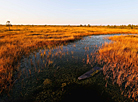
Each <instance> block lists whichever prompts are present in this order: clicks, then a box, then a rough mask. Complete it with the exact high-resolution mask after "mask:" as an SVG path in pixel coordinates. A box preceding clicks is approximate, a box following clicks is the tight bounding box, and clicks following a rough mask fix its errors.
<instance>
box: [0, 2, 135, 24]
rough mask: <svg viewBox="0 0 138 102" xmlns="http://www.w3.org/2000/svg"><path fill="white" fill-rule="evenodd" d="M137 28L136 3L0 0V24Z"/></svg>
mask: <svg viewBox="0 0 138 102" xmlns="http://www.w3.org/2000/svg"><path fill="white" fill-rule="evenodd" d="M6 21H10V22H11V24H24V25H26V24H36V25H45V24H46V25H80V24H82V25H83V24H84V25H85V24H91V25H128V24H135V25H138V0H0V24H5V23H6Z"/></svg>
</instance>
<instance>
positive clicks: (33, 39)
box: [0, 25, 137, 92]
mask: <svg viewBox="0 0 138 102" xmlns="http://www.w3.org/2000/svg"><path fill="white" fill-rule="evenodd" d="M115 33H137V30H132V29H110V28H102V27H67V26H65V27H63V26H56V27H53V26H15V25H13V26H12V27H11V30H10V31H8V28H7V27H6V26H0V87H1V88H0V92H2V91H3V90H4V89H7V90H8V89H9V88H7V85H11V84H12V83H13V79H12V78H13V73H14V72H15V71H17V69H18V67H19V65H18V64H19V61H20V59H21V58H22V56H23V55H25V56H27V55H29V54H30V52H31V51H33V50H36V49H38V48H42V47H47V48H51V47H52V46H56V45H59V44H63V43H64V44H65V43H67V42H68V41H74V40H76V39H81V37H83V36H87V35H93V34H115ZM74 47H75V45H74ZM60 49H61V50H62V47H61V48H60ZM88 49H89V48H86V50H88ZM132 50H133V52H135V49H133V48H132ZM59 53H61V52H59ZM72 53H74V52H72ZM45 55H46V53H45V52H44V53H41V54H40V56H41V57H44V56H45ZM47 56H48V58H49V57H50V56H51V52H49V53H48V55H47ZM35 57H36V55H35ZM52 63H53V62H52V61H51V60H49V62H48V65H50V64H52ZM87 63H89V57H88V59H87ZM37 64H38V66H39V61H38V62H37ZM32 65H33V63H32ZM37 71H38V72H40V70H39V69H37ZM29 74H30V75H31V71H29Z"/></svg>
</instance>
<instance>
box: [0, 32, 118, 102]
mask: <svg viewBox="0 0 138 102" xmlns="http://www.w3.org/2000/svg"><path fill="white" fill-rule="evenodd" d="M114 35H120V34H112V35H110V34H108V35H92V36H87V37H83V38H82V39H81V40H77V41H74V42H70V43H68V44H67V45H60V46H57V47H54V48H50V49H48V48H45V49H41V50H38V51H34V52H32V53H31V54H30V56H29V57H24V56H23V58H22V60H21V65H20V68H19V72H18V73H17V74H15V77H18V79H17V80H16V81H15V83H14V85H13V87H12V90H11V92H10V95H11V96H10V100H14V99H16V98H17V97H24V96H25V95H28V94H30V92H31V90H33V89H34V88H36V87H38V86H39V85H41V84H43V82H44V80H45V79H47V78H48V79H51V80H54V79H55V78H56V79H58V80H60V81H61V80H63V79H64V78H65V77H66V75H64V74H70V77H71V78H70V77H69V78H65V79H66V80H65V79H64V80H63V82H65V81H66V82H67V81H68V82H69V81H70V80H71V81H73V80H77V77H78V76H79V75H80V73H82V74H83V73H84V72H85V71H87V70H89V69H91V68H92V67H93V64H94V53H95V52H96V51H98V49H99V47H101V46H102V45H103V44H104V43H105V42H107V43H109V42H111V41H110V40H108V39H107V37H110V36H114ZM66 71H67V72H68V73H67V72H66ZM71 72H75V74H72V73H71ZM63 77H64V78H63ZM8 99H9V97H8V96H3V101H4V100H8ZM0 101H1V100H0Z"/></svg>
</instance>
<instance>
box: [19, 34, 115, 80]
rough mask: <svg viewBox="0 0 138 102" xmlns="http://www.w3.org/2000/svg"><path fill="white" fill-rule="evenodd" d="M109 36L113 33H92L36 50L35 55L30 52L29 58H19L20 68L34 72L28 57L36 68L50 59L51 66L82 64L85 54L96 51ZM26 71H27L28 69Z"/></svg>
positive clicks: (44, 64)
mask: <svg viewBox="0 0 138 102" xmlns="http://www.w3.org/2000/svg"><path fill="white" fill-rule="evenodd" d="M109 36H113V35H94V36H87V37H83V38H82V39H81V40H77V41H75V42H70V43H68V45H62V46H58V47H55V48H53V49H49V50H48V49H43V50H41V51H38V52H36V57H35V54H33V53H32V54H30V56H29V59H28V58H24V59H22V60H21V69H22V68H26V69H27V70H31V72H32V74H33V73H35V71H34V68H32V65H31V61H30V59H31V60H32V63H33V66H34V67H36V68H37V69H38V67H39V68H40V67H45V66H47V65H48V63H49V62H50V61H51V62H52V63H53V64H54V66H53V67H57V66H66V65H67V64H70V65H73V64H75V65H78V66H79V65H84V64H86V63H82V60H84V59H85V61H84V62H86V59H87V55H89V56H90V54H91V53H94V52H95V51H97V50H98V48H99V47H100V46H102V44H104V43H105V42H111V41H110V40H108V39H107V38H106V37H109ZM44 52H46V56H44V57H42V56H41V53H42V54H43V53H44ZM49 52H50V53H51V55H50V56H49V58H47V57H48V53H49ZM46 64H47V65H46ZM30 68H32V69H30ZM40 69H41V68H40ZM23 70H24V69H23ZM27 72H28V73H29V71H27ZM24 77H25V75H24Z"/></svg>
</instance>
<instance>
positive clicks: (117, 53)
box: [98, 35, 138, 101]
mask: <svg viewBox="0 0 138 102" xmlns="http://www.w3.org/2000/svg"><path fill="white" fill-rule="evenodd" d="M109 39H111V40H113V41H115V42H113V43H110V44H105V45H103V47H102V48H101V49H100V50H99V56H98V60H99V63H100V64H103V65H104V66H103V73H104V75H105V76H106V79H111V80H112V82H113V84H115V83H116V84H118V85H119V86H120V90H121V91H122V94H123V95H124V96H127V97H128V98H133V99H135V100H136V101H137V99H138V35H127V36H123V35H122V36H113V37H109Z"/></svg>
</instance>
